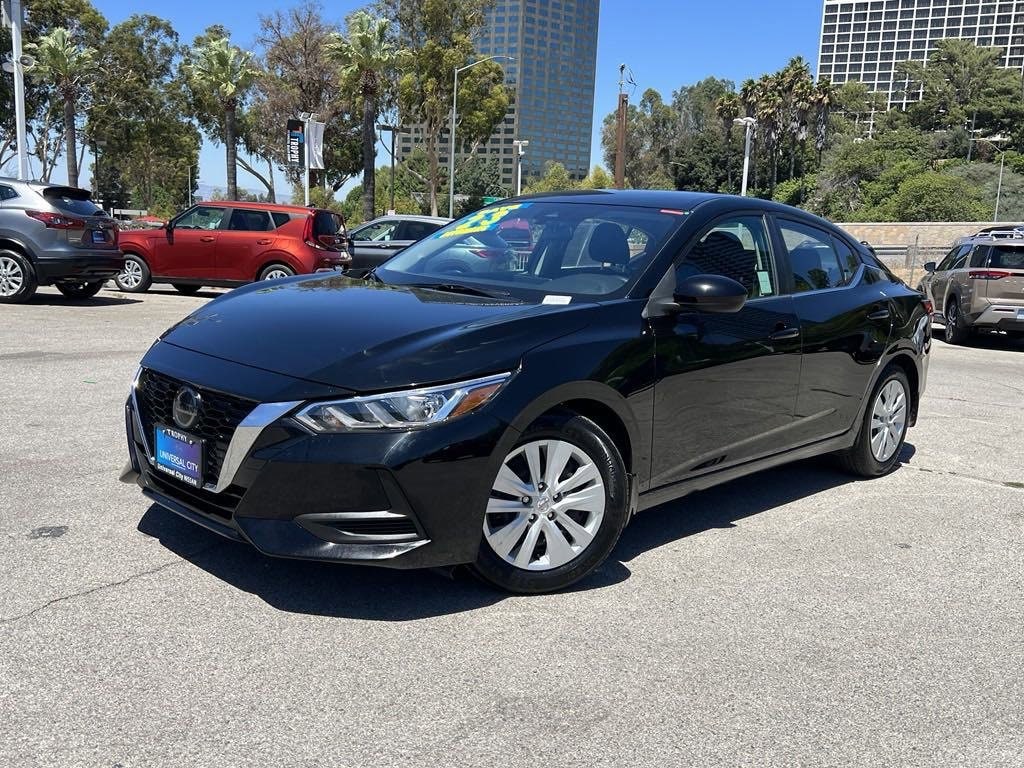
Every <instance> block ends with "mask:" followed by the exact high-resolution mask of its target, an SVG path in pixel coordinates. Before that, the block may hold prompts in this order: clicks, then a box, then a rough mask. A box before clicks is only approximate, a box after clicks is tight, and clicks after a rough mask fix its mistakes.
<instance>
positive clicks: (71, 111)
mask: <svg viewBox="0 0 1024 768" xmlns="http://www.w3.org/2000/svg"><path fill="white" fill-rule="evenodd" d="M25 49H26V50H27V51H29V52H30V53H32V54H34V55H35V57H36V66H35V67H34V68H33V70H32V75H33V77H35V78H36V79H37V80H40V81H43V82H46V83H48V84H49V85H51V86H52V87H53V88H54V90H55V91H56V93H57V95H58V96H59V98H60V101H61V104H62V106H63V113H64V143H65V147H66V150H67V151H66V152H65V157H66V159H67V167H68V184H70V185H71V186H72V187H77V186H78V136H77V132H76V125H75V121H76V119H77V117H78V104H79V102H80V101H81V100H82V99H84V98H85V96H86V94H87V93H88V90H89V88H90V87H91V86H92V83H93V78H94V76H95V74H96V49H94V48H90V47H88V46H83V45H81V44H80V43H77V42H76V41H75V40H74V38H73V36H72V34H71V32H70V30H68V29H66V28H65V27H57V28H56V29H54V30H53V31H51V32H50V33H49V34H46V35H44V36H43V37H41V38H39V41H38V42H36V43H29V44H28V45H26V46H25Z"/></svg>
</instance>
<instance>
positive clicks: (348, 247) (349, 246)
mask: <svg viewBox="0 0 1024 768" xmlns="http://www.w3.org/2000/svg"><path fill="white" fill-rule="evenodd" d="M345 251H346V252H348V255H349V256H352V257H353V258H354V257H355V255H356V241H355V240H353V239H352V237H351V236H350V235H347V236H346V237H345Z"/></svg>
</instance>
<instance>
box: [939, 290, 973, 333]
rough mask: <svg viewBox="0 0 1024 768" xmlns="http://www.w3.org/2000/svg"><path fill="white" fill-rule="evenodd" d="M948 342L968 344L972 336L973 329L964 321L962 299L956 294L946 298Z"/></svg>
mask: <svg viewBox="0 0 1024 768" xmlns="http://www.w3.org/2000/svg"><path fill="white" fill-rule="evenodd" d="M944 315H945V318H946V343H947V344H955V345H961V344H966V343H967V340H968V339H969V338H970V337H971V329H970V327H968V325H967V324H966V323H965V322H964V313H963V312H962V311H961V310H960V301H959V299H957V297H956V296H950V297H949V298H948V299H946V311H945V313H944Z"/></svg>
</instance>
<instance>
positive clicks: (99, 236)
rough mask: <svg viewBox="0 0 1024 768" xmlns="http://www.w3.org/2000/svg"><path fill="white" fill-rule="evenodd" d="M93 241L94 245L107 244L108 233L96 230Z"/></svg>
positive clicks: (93, 232) (93, 233)
mask: <svg viewBox="0 0 1024 768" xmlns="http://www.w3.org/2000/svg"><path fill="white" fill-rule="evenodd" d="M92 241H93V242H94V243H105V242H107V233H106V232H103V231H97V230H95V229H94V230H93V231H92Z"/></svg>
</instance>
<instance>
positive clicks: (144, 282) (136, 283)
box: [114, 253, 153, 293]
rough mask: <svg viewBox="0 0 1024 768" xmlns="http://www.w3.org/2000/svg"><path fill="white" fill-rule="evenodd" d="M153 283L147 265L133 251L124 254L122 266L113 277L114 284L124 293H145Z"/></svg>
mask: <svg viewBox="0 0 1024 768" xmlns="http://www.w3.org/2000/svg"><path fill="white" fill-rule="evenodd" d="M152 284H153V275H152V273H150V271H149V265H148V264H147V263H146V261H145V259H143V258H142V257H141V256H136V255H135V254H134V253H126V254H125V255H124V268H123V269H122V270H121V271H120V272H119V273H118V274H117V276H116V277H115V278H114V285H116V286H117V287H118V289H119V290H122V291H125V292H126V293H145V292H146V291H148V290H149V286H151V285H152Z"/></svg>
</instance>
